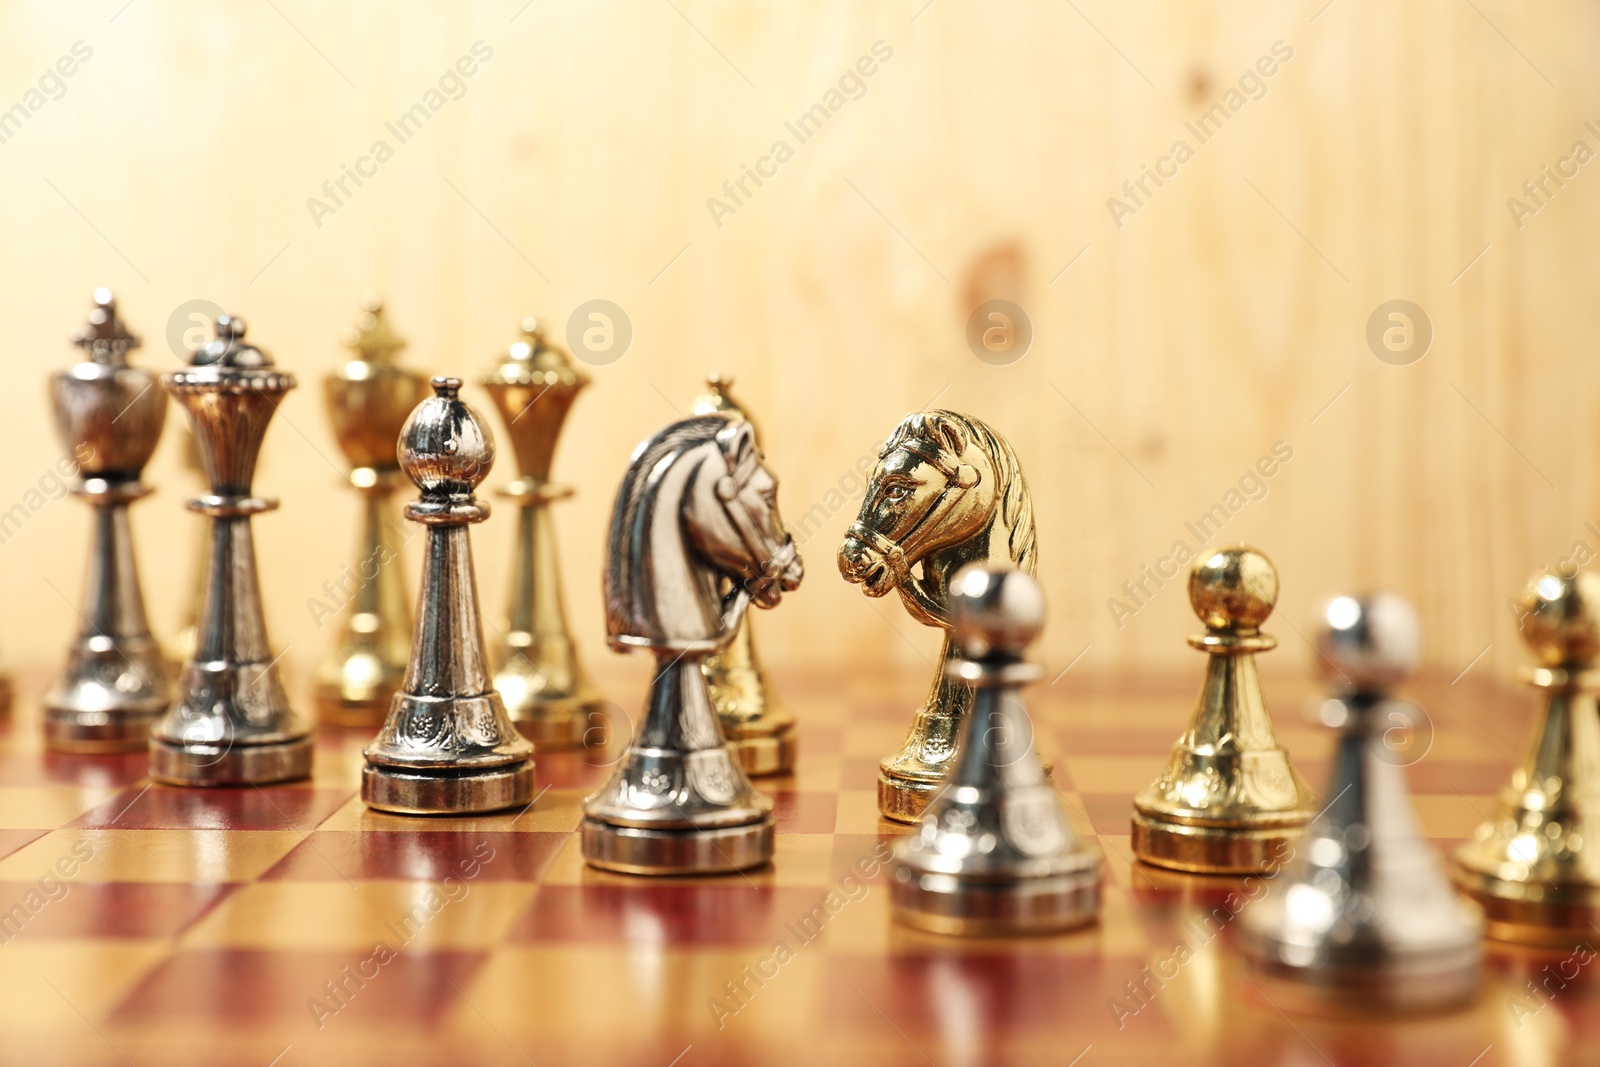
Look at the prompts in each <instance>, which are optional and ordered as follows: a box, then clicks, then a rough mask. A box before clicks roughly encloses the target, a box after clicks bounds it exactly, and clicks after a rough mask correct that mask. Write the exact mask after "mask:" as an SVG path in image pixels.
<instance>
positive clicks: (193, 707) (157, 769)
mask: <svg viewBox="0 0 1600 1067" xmlns="http://www.w3.org/2000/svg"><path fill="white" fill-rule="evenodd" d="M244 336H245V324H244V320H243V319H240V318H237V317H235V316H231V315H222V316H219V317H218V319H217V323H216V337H215V339H213V340H212V341H210V342H208V343H206V344H204V345H202V346H201V347H200V348H198V349H196V350H195V351H194V352H193V353H192V355H191V356H190V363H191V364H192V366H191V367H190V369H188V370H181V371H169V372H168V373H166V374H164V375H162V378H161V383H162V385H164V386H165V387H166V390H167V392H168V393H169V394H171V396H172V397H173V398H174V399H175V400H176V401H177V402H178V403H179V404H180V405H181V406H182V407H183V409H184V410H185V411H187V412H188V414H189V422H190V425H191V426H193V428H194V433H195V437H196V439H197V440H198V442H199V445H200V459H201V461H202V462H203V463H204V465H205V469H206V477H207V480H208V481H209V482H210V488H211V491H210V493H208V494H205V495H203V496H198V497H195V498H194V499H192V500H190V501H189V508H190V510H193V511H197V512H199V513H200V514H202V515H206V516H208V517H209V518H210V519H211V547H210V550H209V551H208V553H207V555H206V567H207V573H206V591H205V596H204V597H203V598H202V600H201V608H200V623H199V627H198V630H197V632H196V640H195V651H194V654H193V656H191V657H190V658H189V659H188V660H187V661H186V662H185V663H184V665H183V672H182V674H181V676H180V677H179V680H178V693H177V697H176V699H175V700H174V701H173V704H172V708H171V710H169V711H168V712H167V714H166V715H165V716H164V717H163V718H162V719H161V720H160V721H159V722H158V723H156V725H155V727H154V728H153V729H152V730H151V733H150V777H151V778H154V779H155V780H156V781H158V782H166V783H168V784H170V785H197V786H198V785H251V784H263V783H267V782H281V781H288V780H290V779H295V778H305V777H307V776H308V775H310V773H311V732H310V728H309V726H308V725H307V723H306V721H305V720H304V719H303V718H301V716H300V715H299V713H298V712H296V711H295V710H294V708H293V707H292V706H291V705H290V703H289V696H288V694H287V693H286V692H285V691H284V687H283V681H282V679H281V678H280V677H279V674H278V659H279V657H278V656H276V655H274V654H273V652H272V648H271V646H270V645H269V644H268V641H267V625H266V620H265V618H264V617H263V614H262V609H261V583H260V579H259V577H258V575H257V570H256V549H255V540H254V537H253V535H252V533H251V529H250V520H251V517H252V516H254V515H257V514H260V513H261V512H264V511H271V510H273V509H274V508H276V507H277V506H278V502H277V501H276V500H269V499H265V498H263V497H258V496H255V495H254V494H253V493H252V492H251V482H252V481H254V479H255V469H256V460H257V459H258V458H259V456H260V454H261V442H262V439H263V438H264V437H265V436H266V432H267V424H268V423H269V422H270V421H271V420H272V416H273V413H274V412H276V411H277V410H278V404H279V403H280V402H281V401H282V400H283V397H284V394H286V393H287V392H288V391H289V390H290V389H293V388H294V387H295V380H294V375H292V374H290V373H288V372H287V371H280V370H278V369H277V368H276V367H275V366H274V365H273V362H272V358H271V357H270V356H268V355H267V353H265V352H263V351H262V350H261V349H259V348H257V347H255V346H254V345H252V344H249V343H248V342H246V341H245V339H244Z"/></svg>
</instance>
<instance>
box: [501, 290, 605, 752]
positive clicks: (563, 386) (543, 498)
mask: <svg viewBox="0 0 1600 1067" xmlns="http://www.w3.org/2000/svg"><path fill="white" fill-rule="evenodd" d="M479 384H481V385H482V386H483V387H484V389H486V390H488V392H489V396H490V397H491V398H492V399H493V400H494V406H495V408H496V409H498V410H499V412H500V418H501V421H502V422H503V423H504V424H505V428H506V437H507V438H509V439H510V441H511V450H512V452H513V453H514V454H515V455H516V457H517V466H518V468H519V472H520V477H519V478H518V479H517V480H516V481H514V482H512V483H511V484H510V485H509V486H507V487H506V488H504V489H502V490H500V494H499V495H501V496H503V497H506V498H507V499H509V500H511V502H512V503H514V504H516V505H517V540H516V548H515V551H514V552H513V554H512V558H511V591H510V598H509V601H508V604H507V608H506V625H505V629H504V631H503V632H501V633H500V634H499V636H498V639H497V640H495V641H494V642H493V643H492V644H491V645H490V656H491V663H492V664H493V666H494V685H495V688H496V689H498V690H499V691H500V697H501V699H502V700H504V701H505V704H506V710H507V712H509V713H510V715H511V721H512V722H514V723H516V724H517V729H519V730H521V731H522V733H523V735H524V736H525V737H527V738H528V739H529V740H531V741H532V742H533V743H534V745H535V747H537V748H538V749H539V750H540V751H541V752H549V751H557V750H561V749H574V748H586V747H595V746H599V745H603V744H604V743H605V741H606V736H607V729H606V727H607V718H606V715H605V711H604V710H603V709H604V707H605V702H604V701H603V700H601V699H600V697H599V695H598V694H597V693H596V692H595V689H594V685H593V684H592V683H591V682H590V681H589V676H588V675H587V674H586V673H585V672H584V669H583V663H582V662H581V661H580V660H579V659H578V651H577V647H576V646H575V644H574V643H573V640H572V634H571V630H570V628H569V627H568V625H567V609H566V606H565V603H564V602H563V599H562V595H561V565H560V563H559V562H558V558H557V554H556V531H555V525H554V523H553V522H552V521H551V515H550V505H551V504H553V503H555V502H556V501H558V500H565V499H567V498H568V497H570V496H571V495H572V489H571V487H570V486H564V485H557V484H555V483H554V482H552V481H551V480H550V464H551V461H552V460H553V459H554V457H555V451H556V442H557V440H558V439H559V438H560V435H561V428H562V426H563V425H564V424H565V422H566V419H567V412H568V411H570V410H571V408H572V403H573V401H574V400H576V399H577V397H578V393H579V392H581V391H582V390H583V388H584V387H585V386H587V385H588V384H589V377H588V375H586V374H584V373H583V372H582V371H580V370H579V369H578V368H577V367H575V366H573V365H572V360H571V358H570V357H569V356H568V355H567V353H566V352H565V351H563V350H562V349H561V348H559V347H557V346H555V345H553V344H551V343H550V342H549V341H548V340H546V339H545V336H544V331H543V330H542V329H540V327H539V324H538V322H537V321H536V320H534V319H532V318H526V319H523V320H522V336H521V338H520V339H519V340H517V342H516V343H515V344H513V345H512V346H511V348H510V350H509V351H507V352H506V354H505V355H504V356H502V357H501V359H500V361H499V362H498V363H497V364H496V365H495V366H494V368H493V369H492V370H490V371H489V372H488V373H487V374H485V375H484V376H483V377H482V378H480V379H479Z"/></svg>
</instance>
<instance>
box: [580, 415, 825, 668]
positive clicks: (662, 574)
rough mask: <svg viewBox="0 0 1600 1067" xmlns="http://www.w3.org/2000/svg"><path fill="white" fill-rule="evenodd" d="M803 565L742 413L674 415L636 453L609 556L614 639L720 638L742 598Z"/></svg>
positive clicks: (706, 643)
mask: <svg viewBox="0 0 1600 1067" xmlns="http://www.w3.org/2000/svg"><path fill="white" fill-rule="evenodd" d="M803 574H804V571H803V568H802V566H801V563H800V556H799V553H798V552H796V550H795V545H794V540H793V539H792V538H791V537H790V536H789V533H788V530H787V529H786V528H785V527H784V524H783V519H782V518H781V517H780V516H779V514H778V480H777V478H776V477H774V476H773V474H772V472H771V471H770V470H768V469H767V467H766V465H765V464H764V463H763V462H762V457H761V451H760V449H758V448H757V447H756V443H755V435H754V432H753V430H752V429H751V427H750V424H749V423H748V422H746V421H744V420H743V419H738V418H731V417H729V416H726V415H706V416H700V417H697V418H690V419H683V420H682V421H680V422H675V423H673V424H672V425H670V426H668V427H666V428H665V429H663V430H661V431H660V432H659V433H657V434H656V435H655V436H654V437H651V438H650V439H649V440H647V441H646V442H644V444H642V445H640V446H639V448H638V449H637V450H636V451H635V452H634V454H633V459H632V460H631V461H630V462H629V464H628V472H627V474H626V475H624V476H623V479H622V487H621V488H620V489H619V490H618V491H617V501H616V506H615V507H614V509H613V511H612V514H611V539H610V546H609V551H608V552H607V556H606V572H605V600H606V632H607V634H608V636H609V637H610V639H611V643H612V644H613V645H619V646H623V647H634V648H640V647H643V648H656V649H673V650H680V651H681V650H689V651H694V650H706V651H709V650H713V649H716V648H719V647H721V646H722V645H723V644H724V643H725V642H726V641H727V640H728V639H730V638H731V637H732V636H733V633H734V630H735V629H736V628H737V627H738V624H739V620H740V618H741V617H742V616H743V614H744V609H745V607H746V605H748V604H749V602H750V601H752V600H753V601H755V602H756V603H757V604H758V605H760V606H761V607H767V608H770V607H772V606H773V605H775V604H776V603H778V601H779V599H781V598H782V596H783V594H784V593H785V592H787V591H789V590H792V589H794V588H796V587H797V586H799V584H800V579H801V577H802V575H803Z"/></svg>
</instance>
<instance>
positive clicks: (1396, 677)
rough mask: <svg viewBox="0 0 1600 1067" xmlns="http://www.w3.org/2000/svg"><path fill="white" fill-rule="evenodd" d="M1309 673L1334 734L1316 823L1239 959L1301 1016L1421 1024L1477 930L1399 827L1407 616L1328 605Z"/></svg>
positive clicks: (1398, 601)
mask: <svg viewBox="0 0 1600 1067" xmlns="http://www.w3.org/2000/svg"><path fill="white" fill-rule="evenodd" d="M1316 643H1317V651H1318V652H1319V653H1320V655H1319V657H1318V663H1319V665H1320V670H1321V673H1322V676H1323V680H1324V681H1325V682H1326V683H1328V684H1329V686H1330V687H1331V688H1332V690H1333V698H1332V699H1330V700H1329V701H1327V702H1326V703H1325V704H1324V705H1323V720H1324V721H1325V722H1327V723H1328V724H1329V725H1330V726H1335V727H1337V728H1338V729H1339V731H1340V735H1339V742H1338V747H1337V749H1336V750H1335V755H1334V762H1333V773H1332V777H1331V780H1330V781H1329V783H1328V787H1327V790H1326V792H1325V794H1324V795H1325V796H1327V797H1329V798H1331V799H1330V800H1329V801H1328V804H1327V807H1326V808H1325V809H1324V810H1323V813H1322V815H1321V816H1320V817H1318V818H1317V820H1316V821H1315V822H1313V823H1312V824H1311V826H1310V827H1309V828H1308V829H1307V830H1306V832H1305V836H1303V837H1302V838H1301V839H1300V840H1299V841H1297V842H1295V843H1294V849H1295V855H1294V858H1293V860H1292V861H1291V863H1290V865H1289V867H1288V868H1287V869H1286V870H1285V871H1284V873H1283V874H1282V875H1280V876H1279V877H1278V878H1277V879H1275V880H1274V881H1273V882H1272V883H1270V888H1269V889H1268V891H1267V893H1266V895H1265V896H1263V897H1261V898H1260V899H1259V900H1257V901H1256V902H1255V903H1253V904H1251V905H1250V907H1249V908H1248V909H1247V910H1246V911H1245V913H1244V922H1243V937H1242V943H1241V947H1242V948H1243V950H1244V952H1245V955H1246V956H1247V957H1248V958H1249V959H1250V961H1251V963H1252V966H1253V969H1254V970H1255V972H1256V974H1257V976H1258V977H1260V978H1262V979H1263V980H1265V981H1267V982H1268V983H1269V984H1270V985H1271V986H1272V987H1273V989H1275V990H1276V994H1269V996H1268V999H1269V1000H1271V1001H1272V1002H1273V1003H1274V1004H1284V1005H1287V1006H1292V1007H1295V1008H1298V1009H1300V1010H1303V1011H1312V1012H1317V1011H1321V1010H1324V1009H1328V1008H1334V1009H1338V1008H1344V1007H1359V1008H1363V1009H1379V1010H1391V1011H1427V1010H1435V1009H1440V1008H1445V1007H1449V1006H1452V1005H1455V1004H1459V1003H1461V1002H1463V1001H1466V1000H1468V999H1470V998H1471V997H1472V996H1473V994H1474V992H1475V991H1476V989H1477V986H1478V977H1479V957H1480V948H1479V939H1480V936H1481V923H1482V920H1481V917H1480V915H1479V913H1478V909H1477V908H1476V907H1474V906H1473V905H1472V904H1470V903H1469V902H1467V901H1464V900H1461V899H1460V898H1458V897H1457V896H1456V895H1455V893H1454V892H1453V891H1452V889H1451V887H1450V882H1449V880H1448V879H1447V878H1446V876H1445V872H1444V869H1443V868H1442V866H1441V865H1440V863H1439V861H1438V857H1437V856H1435V855H1434V852H1433V850H1432V849H1431V848H1430V847H1429V846H1428V844H1427V842H1426V841H1425V840H1423V837H1422V834H1421V833H1420V832H1419V831H1418V829H1417V823H1416V819H1415V817H1414V816H1413V814H1412V810H1411V801H1410V797H1409V795H1408V793H1407V790H1406V783H1405V776H1404V775H1403V774H1402V773H1401V769H1400V765H1399V764H1400V761H1399V760H1397V758H1396V755H1395V753H1394V752H1393V751H1392V750H1391V749H1389V748H1388V747H1386V745H1385V743H1384V737H1385V733H1386V732H1387V731H1388V730H1389V729H1391V728H1392V727H1394V726H1395V725H1396V723H1408V722H1412V721H1414V715H1415V711H1414V709H1413V706H1411V705H1406V704H1403V703H1399V702H1396V701H1393V700H1392V699H1391V698H1390V695H1389V694H1390V693H1391V691H1392V690H1393V689H1394V688H1395V687H1396V686H1398V685H1399V684H1400V683H1401V682H1402V681H1403V680H1404V679H1405V678H1406V677H1407V676H1408V675H1409V674H1411V672H1412V671H1413V670H1414V669H1415V667H1416V664H1417V659H1418V651H1419V644H1420V641H1419V637H1418V626H1417V617H1416V613H1415V612H1414V611H1413V610H1412V608H1411V605H1410V604H1409V603H1407V602H1406V601H1405V600H1403V599H1402V598H1400V597H1398V596H1394V595H1392V594H1388V593H1378V594H1375V595H1371V596H1365V597H1348V596H1341V597H1335V598H1334V599H1333V600H1330V601H1329V602H1328V603H1327V605H1326V606H1324V608H1323V610H1322V617H1321V619H1320V627H1319V630H1318V633H1317V637H1316Z"/></svg>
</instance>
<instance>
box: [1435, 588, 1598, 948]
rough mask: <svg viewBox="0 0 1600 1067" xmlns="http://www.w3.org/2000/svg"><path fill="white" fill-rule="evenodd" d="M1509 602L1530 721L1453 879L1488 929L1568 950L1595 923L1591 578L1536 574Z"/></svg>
mask: <svg viewBox="0 0 1600 1067" xmlns="http://www.w3.org/2000/svg"><path fill="white" fill-rule="evenodd" d="M1521 608H1522V622H1521V629H1522V639H1523V640H1524V641H1526V642H1527V644H1528V647H1529V648H1530V649H1532V650H1533V653H1534V655H1535V656H1537V657H1538V660H1539V666H1537V667H1533V668H1524V669H1523V670H1522V672H1521V676H1522V680H1523V681H1525V682H1527V683H1528V684H1530V685H1532V686H1533V687H1534V688H1535V689H1537V690H1539V692H1540V704H1541V707H1540V712H1539V717H1538V720H1537V722H1536V724H1535V726H1534V730H1533V738H1532V743H1531V745H1530V746H1529V748H1528V753H1527V756H1526V757H1525V758H1524V760H1523V762H1522V765H1521V766H1520V767H1519V768H1518V769H1517V770H1516V771H1515V772H1514V773H1513V774H1512V776H1511V784H1510V785H1509V786H1508V787H1507V788H1506V789H1505V790H1504V791H1503V792H1502V793H1501V794H1500V804H1499V809H1498V810H1497V811H1496V812H1495V814H1494V815H1493V816H1492V817H1491V818H1490V819H1489V821H1487V822H1485V823H1484V824H1483V825H1481V826H1479V827H1478V832H1477V836H1476V837H1475V838H1474V839H1473V840H1472V841H1470V842H1468V843H1467V844H1465V845H1463V846H1462V847H1461V849H1460V851H1458V852H1457V853H1456V863H1455V881H1456V884H1457V885H1458V886H1459V887H1460V888H1461V889H1462V890H1463V891H1464V892H1465V893H1466V894H1467V895H1468V896H1469V897H1471V898H1472V899H1473V900H1475V901H1477V902H1478V904H1479V905H1481V906H1482V908H1483V912H1484V917H1485V919H1486V929H1487V933H1488V935H1489V936H1490V937H1493V938H1498V939H1501V940H1506V941H1521V942H1526V943H1529V944H1537V945H1547V946H1551V947H1556V948H1568V947H1571V946H1572V945H1574V944H1576V943H1577V942H1579V941H1587V940H1591V939H1592V938H1593V937H1594V930H1595V923H1596V922H1597V921H1600V706H1597V703H1596V697H1595V694H1596V692H1597V691H1600V670H1597V668H1596V663H1597V661H1600V574H1596V573H1595V572H1593V571H1581V572H1579V573H1578V574H1576V575H1573V576H1571V577H1562V576H1559V575H1556V574H1551V573H1541V574H1536V575H1534V576H1533V577H1532V578H1531V579H1529V581H1528V584H1527V586H1526V587H1525V588H1524V589H1523V591H1522V598H1521Z"/></svg>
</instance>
